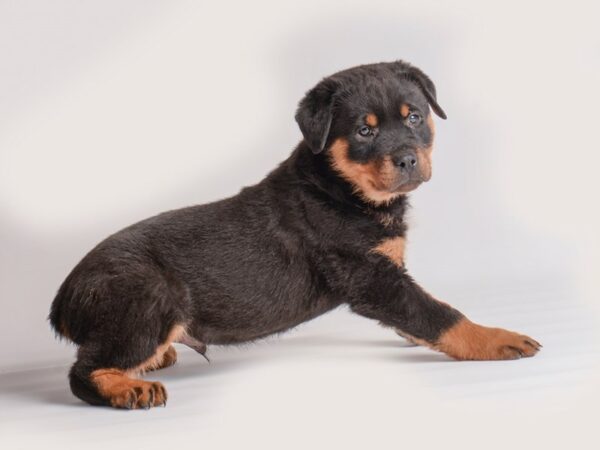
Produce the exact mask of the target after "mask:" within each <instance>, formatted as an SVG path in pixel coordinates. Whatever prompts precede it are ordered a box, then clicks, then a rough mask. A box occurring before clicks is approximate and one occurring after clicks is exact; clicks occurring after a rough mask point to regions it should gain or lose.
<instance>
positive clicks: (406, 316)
mask: <svg viewBox="0 0 600 450" xmlns="http://www.w3.org/2000/svg"><path fill="white" fill-rule="evenodd" d="M373 269H374V270H373V271H372V272H371V273H372V274H373V275H372V276H371V278H370V280H368V281H367V282H366V283H365V284H364V286H362V289H360V291H361V295H359V296H356V297H353V298H352V299H351V301H350V302H349V303H350V307H351V308H352V310H353V311H354V312H356V313H358V314H360V315H363V316H365V317H369V318H371V319H375V320H378V321H380V322H381V323H382V324H384V325H386V326H390V327H393V328H395V329H396V330H397V331H398V333H399V334H400V335H402V336H404V337H406V338H408V339H409V340H411V341H413V342H415V343H417V344H420V345H426V346H428V347H430V348H432V349H434V350H437V351H440V352H443V353H446V354H447V355H448V356H450V357H452V358H454V359H458V360H496V359H517V358H520V357H527V356H533V355H535V354H536V353H537V352H538V350H539V349H540V347H541V345H540V344H539V343H538V342H537V341H535V340H534V339H532V338H530V337H528V336H525V335H522V334H518V333H514V332H512V331H508V330H504V329H502V328H490V327H484V326H482V325H478V324H476V323H473V322H471V321H470V320H469V319H467V318H466V317H465V316H464V315H463V314H462V313H461V312H459V311H458V310H456V309H454V308H452V307H451V306H450V305H448V304H446V303H443V302H440V301H438V300H436V299H434V298H433V297H432V296H431V295H429V294H428V293H427V292H425V291H424V290H423V289H422V288H421V287H420V286H419V285H418V284H417V283H416V282H415V281H414V280H413V279H412V278H411V277H410V276H409V275H408V274H407V273H406V271H405V270H404V268H403V267H396V266H393V265H391V264H389V263H387V262H386V261H378V262H376V263H375V267H373Z"/></svg>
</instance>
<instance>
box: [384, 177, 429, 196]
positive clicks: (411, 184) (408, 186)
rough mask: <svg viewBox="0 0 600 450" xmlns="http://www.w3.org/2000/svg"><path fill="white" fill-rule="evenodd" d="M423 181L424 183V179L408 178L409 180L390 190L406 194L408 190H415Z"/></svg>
mask: <svg viewBox="0 0 600 450" xmlns="http://www.w3.org/2000/svg"><path fill="white" fill-rule="evenodd" d="M421 183H423V180H408V181H407V182H405V183H401V184H400V185H398V186H396V187H395V188H394V189H392V190H391V191H390V192H393V193H397V194H406V193H408V192H411V191H414V190H415V189H416V188H418V187H419V186H420V185H421Z"/></svg>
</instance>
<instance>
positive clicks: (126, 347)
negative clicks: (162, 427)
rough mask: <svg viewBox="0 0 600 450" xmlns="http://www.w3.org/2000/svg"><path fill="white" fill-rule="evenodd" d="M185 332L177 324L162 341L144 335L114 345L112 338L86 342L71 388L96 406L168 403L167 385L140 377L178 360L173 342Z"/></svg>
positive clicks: (147, 406)
mask: <svg viewBox="0 0 600 450" xmlns="http://www.w3.org/2000/svg"><path fill="white" fill-rule="evenodd" d="M184 332H185V331H184V328H183V326H181V325H175V326H173V327H171V328H170V330H169V331H168V333H167V336H166V338H165V339H164V340H162V341H156V340H153V339H150V338H149V336H144V335H140V336H137V339H132V338H131V337H130V338H129V340H127V341H125V342H120V343H119V345H117V346H111V345H110V340H102V341H101V340H97V341H95V342H101V344H90V343H86V345H84V346H82V347H81V348H80V349H79V352H78V360H77V361H76V362H75V364H74V365H73V367H72V369H71V372H70V374H69V378H70V384H71V390H72V391H73V393H74V394H75V395H76V396H77V397H79V398H80V399H82V400H84V401H86V402H88V403H90V404H92V405H106V406H113V407H115V408H127V409H139V408H150V407H153V406H160V405H165V404H166V402H167V391H166V389H165V388H164V386H163V385H162V384H161V383H159V382H153V381H145V380H140V379H137V376H138V375H139V374H141V373H143V372H144V371H147V370H150V369H154V368H160V367H161V366H162V365H163V364H165V363H166V362H171V363H174V359H173V357H174V358H175V359H176V353H175V349H174V348H173V347H172V346H171V343H172V342H174V341H176V340H177V339H178V338H179V337H180V336H182V335H183V334H184ZM153 341H154V342H153ZM117 349H118V351H115V350H117Z"/></svg>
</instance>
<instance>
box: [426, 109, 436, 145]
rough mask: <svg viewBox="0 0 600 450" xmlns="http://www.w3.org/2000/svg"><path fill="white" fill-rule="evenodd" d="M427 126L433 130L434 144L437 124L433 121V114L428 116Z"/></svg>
mask: <svg viewBox="0 0 600 450" xmlns="http://www.w3.org/2000/svg"><path fill="white" fill-rule="evenodd" d="M427 126H428V127H429V129H430V130H431V142H432V144H433V138H434V137H435V123H434V121H433V117H432V114H431V112H430V113H429V115H428V116H427Z"/></svg>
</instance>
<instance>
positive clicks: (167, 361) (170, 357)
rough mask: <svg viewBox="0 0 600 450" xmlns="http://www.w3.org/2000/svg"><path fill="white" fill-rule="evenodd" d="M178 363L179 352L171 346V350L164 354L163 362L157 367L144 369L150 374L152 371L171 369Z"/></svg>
mask: <svg viewBox="0 0 600 450" xmlns="http://www.w3.org/2000/svg"><path fill="white" fill-rule="evenodd" d="M176 362H177V350H175V347H173V346H172V345H169V348H168V349H167V350H166V351H165V352H164V353H163V356H162V361H161V362H160V364H159V365H158V366H156V367H152V366H150V367H148V368H146V369H144V371H146V372H149V371H151V370H159V369H164V368H166V367H171V366H172V365H174V364H175V363H176Z"/></svg>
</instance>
